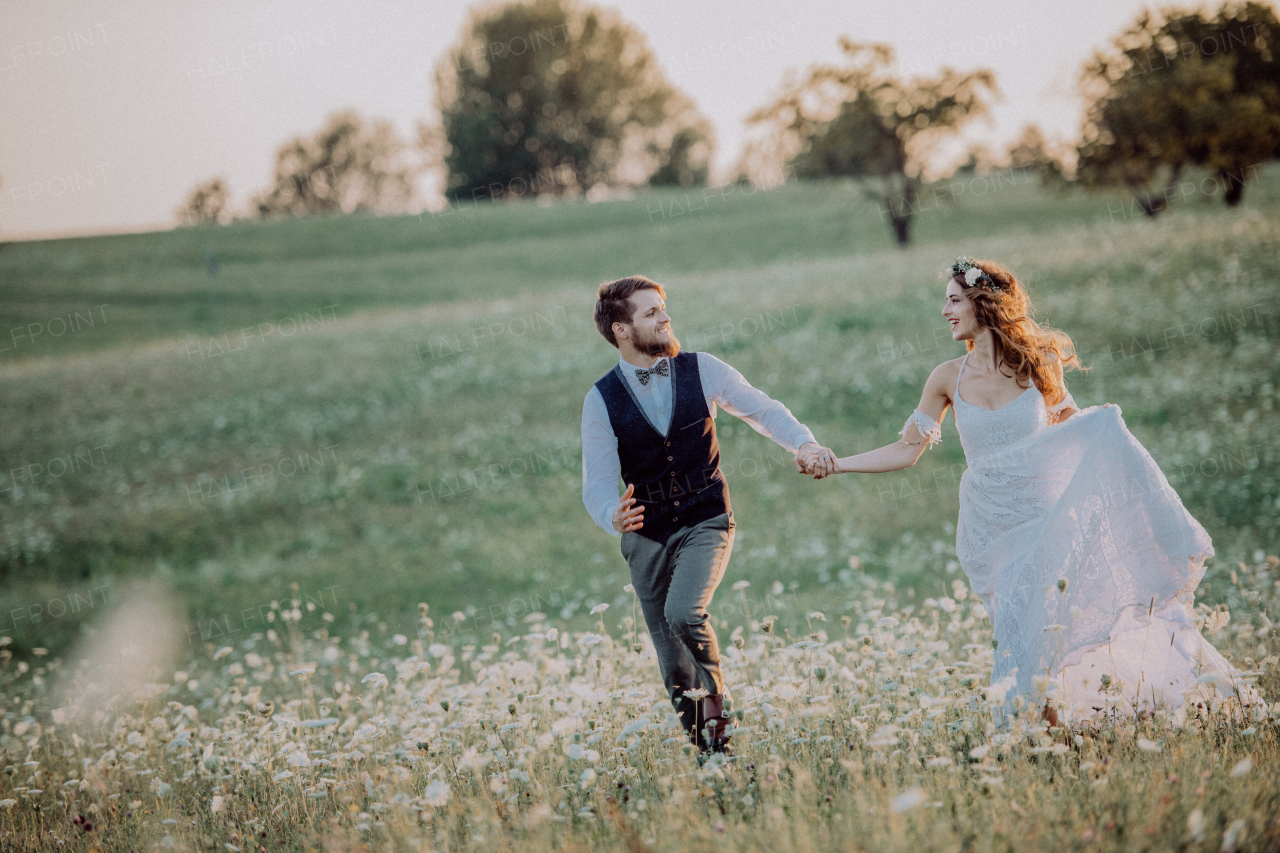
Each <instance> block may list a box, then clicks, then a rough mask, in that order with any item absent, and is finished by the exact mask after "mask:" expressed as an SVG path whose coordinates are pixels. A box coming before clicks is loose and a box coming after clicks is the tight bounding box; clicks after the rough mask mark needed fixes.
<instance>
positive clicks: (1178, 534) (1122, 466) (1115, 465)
mask: <svg viewBox="0 0 1280 853" xmlns="http://www.w3.org/2000/svg"><path fill="white" fill-rule="evenodd" d="M967 360H968V356H966V357H965V361H966V362H967ZM963 374H964V363H962V364H961V367H960V375H961V376H963ZM959 388H960V383H959V379H957V381H956V393H955V395H954V401H955V402H954V409H955V418H956V428H957V430H958V431H959V433H960V442H961V444H962V445H963V446H964V453H965V459H966V460H967V463H968V470H967V471H965V473H964V476H963V477H962V478H961V481H960V518H959V522H958V524H957V528H956V552H957V555H958V556H959V558H960V565H961V566H962V567H963V568H964V571H965V573H966V574H967V575H968V576H969V581H970V583H971V584H972V586H973V591H974V592H975V593H976V594H977V595H978V596H979V598H980V599H981V600H982V603H983V605H984V606H985V607H986V609H987V612H988V613H989V614H990V617H991V623H992V625H993V627H994V628H995V639H996V640H997V642H998V644H997V646H996V650H995V668H994V670H993V672H992V676H991V680H992V687H993V689H994V690H995V691H996V692H997V696H999V695H1000V693H1001V692H1004V693H1005V695H1006V703H1005V710H1006V711H1007V710H1011V709H1012V708H1013V707H1014V705H1013V698H1014V696H1016V695H1018V694H1021V695H1022V696H1023V697H1024V700H1025V701H1026V702H1028V703H1035V702H1037V701H1039V702H1040V703H1041V707H1042V706H1043V702H1044V701H1045V699H1046V698H1048V699H1050V700H1052V701H1054V702H1055V704H1056V705H1057V706H1058V707H1059V709H1060V710H1059V717H1060V718H1061V719H1065V720H1079V719H1082V718H1085V717H1089V716H1094V715H1096V714H1099V713H1112V712H1121V713H1134V712H1135V711H1137V710H1139V709H1144V708H1146V709H1153V708H1164V709H1165V710H1166V711H1167V712H1169V713H1170V714H1171V715H1172V716H1173V717H1174V718H1175V719H1177V720H1181V719H1183V707H1184V703H1185V702H1186V701H1188V700H1190V701H1212V702H1213V703H1214V704H1215V705H1216V704H1218V703H1219V702H1221V701H1224V700H1238V701H1241V702H1243V703H1244V704H1245V705H1262V702H1261V700H1260V698H1259V697H1258V695H1257V693H1256V691H1255V690H1254V689H1253V688H1252V686H1251V685H1250V684H1249V683H1247V679H1245V678H1243V677H1242V675H1241V674H1240V672H1239V671H1237V670H1235V669H1234V668H1232V667H1231V665H1230V664H1228V663H1227V661H1226V660H1225V659H1224V658H1223V656H1222V655H1221V654H1220V653H1219V652H1218V651H1217V649H1215V648H1214V647H1213V646H1212V645H1210V644H1209V643H1208V641H1206V640H1205V639H1204V638H1203V637H1202V636H1201V635H1200V631H1199V630H1198V628H1197V627H1196V620H1195V615H1194V612H1193V610H1192V604H1193V600H1192V594H1193V593H1194V591H1195V589H1196V587H1197V586H1198V585H1199V583H1200V579H1201V577H1202V576H1203V575H1204V564H1205V560H1207V559H1208V558H1209V557H1212V556H1213V546H1212V544H1211V542H1210V540H1209V535H1208V534H1207V533H1206V532H1205V530H1204V528H1203V527H1201V526H1200V524H1199V523H1198V522H1197V521H1196V520H1195V519H1194V518H1192V517H1191V514H1190V513H1188V512H1187V510H1186V509H1185V508H1184V507H1183V506H1182V501H1181V500H1180V499H1179V498H1178V495H1177V493H1175V492H1174V490H1173V488H1172V487H1170V485H1169V482H1168V481H1167V480H1166V479H1165V476H1164V473H1163V472H1162V471H1161V470H1160V468H1159V466H1157V465H1156V463H1155V461H1154V460H1153V459H1152V458H1151V456H1150V454H1148V453H1147V451H1146V449H1145V448H1143V446H1142V445H1141V444H1139V443H1138V440H1137V439H1136V438H1134V437H1133V435H1132V434H1131V433H1130V432H1129V430H1128V428H1127V427H1126V426H1125V423H1124V420H1123V418H1121V415H1120V407H1119V406H1115V405H1111V406H1105V407H1092V408H1089V409H1085V410H1083V411H1081V412H1079V413H1077V414H1076V415H1074V416H1072V417H1071V418H1069V419H1068V420H1066V421H1065V422H1063V423H1061V424H1057V425H1054V426H1049V424H1048V414H1049V411H1050V410H1049V409H1047V408H1046V406H1045V400H1044V397H1043V396H1042V395H1041V393H1040V391H1039V390H1038V389H1037V388H1036V387H1035V386H1034V385H1032V386H1031V387H1030V388H1028V389H1027V390H1026V391H1025V392H1023V394H1022V395H1021V396H1020V397H1018V398H1017V399H1015V400H1014V401H1013V402H1011V403H1009V404H1007V405H1005V406H1002V407H1001V408H999V409H995V410H991V409H986V408H983V407H982V406H976V405H973V404H971V403H968V402H966V401H965V400H964V399H962V398H961V397H960V393H959ZM1066 406H1071V407H1072V408H1074V407H1075V403H1074V401H1073V400H1072V399H1071V398H1070V395H1068V397H1067V399H1065V400H1064V401H1063V402H1062V403H1060V404H1058V406H1055V407H1054V409H1053V410H1054V411H1056V410H1059V409H1061V408H1065V407H1066ZM911 423H916V424H917V425H918V427H919V429H920V431H921V432H922V433H924V434H925V436H926V438H928V439H929V442H930V444H933V443H934V442H936V441H937V440H938V439H939V438H940V437H941V430H940V429H939V428H938V425H937V423H936V422H934V421H933V420H932V419H931V418H929V417H928V416H927V415H924V414H923V413H922V412H920V411H919V410H917V411H916V412H915V413H914V414H913V415H912V418H911V420H909V421H908V424H911ZM903 429H904V432H905V430H906V427H904V428H903ZM1031 707H1032V708H1034V707H1035V705H1034V704H1031ZM1232 707H1237V708H1238V707H1239V706H1238V705H1235V703H1234V702H1232ZM1064 711H1065V713H1064Z"/></svg>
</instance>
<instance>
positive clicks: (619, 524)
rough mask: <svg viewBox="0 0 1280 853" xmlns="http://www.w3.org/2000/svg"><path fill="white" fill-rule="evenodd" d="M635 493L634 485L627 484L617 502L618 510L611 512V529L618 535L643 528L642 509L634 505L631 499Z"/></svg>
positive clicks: (634, 502) (633, 500) (634, 501)
mask: <svg viewBox="0 0 1280 853" xmlns="http://www.w3.org/2000/svg"><path fill="white" fill-rule="evenodd" d="M635 491H636V486H635V483H631V484H629V485H628V486H627V490H626V492H624V493H623V495H622V499H621V500H619V501H618V508H617V509H615V510H614V511H613V529H614V530H616V531H618V532H619V533H634V532H636V531H637V530H639V529H640V528H641V527H644V507H643V506H640V505H638V504H636V499H635V498H634V497H632V495H634V494H635Z"/></svg>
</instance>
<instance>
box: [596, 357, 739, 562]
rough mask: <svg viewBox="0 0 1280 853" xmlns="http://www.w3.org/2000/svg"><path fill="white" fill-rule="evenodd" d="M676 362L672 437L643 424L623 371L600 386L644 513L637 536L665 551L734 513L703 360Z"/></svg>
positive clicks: (626, 473)
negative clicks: (693, 529) (684, 534)
mask: <svg viewBox="0 0 1280 853" xmlns="http://www.w3.org/2000/svg"><path fill="white" fill-rule="evenodd" d="M670 361H671V391H672V403H671V424H670V425H669V427H668V428H667V434H666V435H660V434H659V433H658V431H657V429H655V428H654V427H653V425H652V424H651V423H649V419H648V418H647V417H645V414H644V410H643V409H641V408H640V403H639V401H637V400H636V397H635V393H634V392H633V391H632V390H631V386H630V385H628V384H627V381H626V380H625V379H624V378H623V375H622V365H621V364H619V365H617V366H615V367H614V369H613V370H610V371H609V372H608V373H606V374H605V375H604V376H602V377H601V378H600V381H599V382H597V383H596V388H597V389H598V390H599V391H600V396H601V397H603V398H604V405H605V408H606V409H607V410H608V412H609V422H610V424H612V425H613V434H614V435H616V436H617V437H618V459H619V460H620V461H621V462H622V480H623V482H624V483H626V484H628V485H634V486H635V487H636V490H635V493H634V496H635V499H636V501H637V503H639V504H642V505H643V506H644V526H643V527H641V528H640V529H639V530H638V531H636V532H637V533H639V534H640V535H641V536H644V537H646V538H648V539H652V540H654V541H655V542H661V543H664V544H665V543H666V541H667V539H668V538H670V536H671V534H672V533H674V532H675V531H677V530H679V529H680V528H681V527H689V526H691V525H694V524H698V523H700V522H703V521H707V520H708V519H712V518H715V517H716V516H717V515H723V514H724V513H727V512H729V487H728V486H727V485H726V484H725V481H724V475H723V474H721V473H720V443H719V442H718V441H717V440H716V422H715V420H714V419H713V418H712V417H711V412H710V411H708V409H707V400H706V397H704V396H703V393H702V375H701V373H700V372H699V371H698V356H697V354H696V353H692V352H682V353H680V354H679V355H677V356H676V357H675V358H673V359H671V360H670Z"/></svg>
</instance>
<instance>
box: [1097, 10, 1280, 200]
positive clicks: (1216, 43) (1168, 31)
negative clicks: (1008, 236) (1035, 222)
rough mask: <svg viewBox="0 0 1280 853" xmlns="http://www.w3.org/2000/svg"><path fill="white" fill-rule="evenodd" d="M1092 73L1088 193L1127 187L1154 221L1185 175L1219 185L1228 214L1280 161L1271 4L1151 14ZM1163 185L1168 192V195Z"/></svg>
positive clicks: (1277, 41) (1276, 26)
mask: <svg viewBox="0 0 1280 853" xmlns="http://www.w3.org/2000/svg"><path fill="white" fill-rule="evenodd" d="M1112 47H1113V49H1112V50H1110V51H1105V52H1103V51H1100V52H1098V53H1096V54H1095V55H1094V57H1093V58H1092V59H1091V60H1090V61H1089V62H1088V63H1087V64H1086V66H1085V68H1084V71H1083V72H1082V75H1081V83H1082V87H1083V89H1084V92H1085V96H1086V99H1087V101H1088V103H1089V106H1088V108H1087V110H1086V113H1085V120H1084V129H1083V133H1082V140H1081V142H1080V145H1079V147H1078V175H1079V179H1080V181H1081V182H1082V183H1083V184H1084V185H1086V186H1108V185H1118V186H1125V187H1127V188H1128V189H1129V190H1130V191H1131V192H1132V193H1133V196H1134V199H1135V200H1136V201H1137V203H1138V205H1139V206H1140V207H1141V208H1142V210H1143V211H1144V212H1146V213H1147V215H1149V216H1155V215H1156V214H1158V213H1159V212H1160V211H1162V210H1164V209H1166V208H1167V207H1168V201H1169V198H1170V197H1171V196H1172V193H1173V190H1174V188H1175V187H1176V186H1177V183H1178V180H1179V178H1180V176H1181V175H1182V173H1183V171H1184V170H1185V169H1186V168H1187V167H1189V166H1198V167H1201V168H1203V169H1206V170H1208V171H1210V172H1212V173H1214V174H1215V175H1216V177H1217V178H1218V179H1219V180H1218V183H1219V184H1220V185H1221V186H1222V187H1223V198H1224V200H1225V202H1226V203H1227V205H1228V206H1235V205H1237V204H1239V203H1240V200H1241V199H1242V198H1243V197H1244V188H1245V183H1246V181H1247V180H1248V178H1249V177H1250V173H1251V172H1252V171H1253V170H1254V168H1255V167H1256V166H1257V165H1258V164H1260V163H1262V162H1264V161H1266V160H1270V159H1273V158H1275V157H1277V156H1280V56H1277V55H1276V52H1277V51H1278V50H1280V21H1277V19H1276V13H1275V10H1274V9H1273V8H1271V7H1270V6H1268V5H1265V4H1262V3H1253V2H1249V3H1231V4H1226V5H1224V6H1222V7H1220V8H1219V9H1218V11H1217V13H1215V14H1214V15H1213V16H1212V17H1210V16H1208V15H1207V14H1206V13H1204V12H1201V11H1190V12H1188V11H1183V10H1179V9H1166V10H1165V11H1163V12H1162V13H1160V14H1159V15H1157V14H1153V13H1151V12H1143V13H1142V14H1141V15H1140V16H1139V17H1138V18H1137V20H1136V21H1135V22H1134V24H1133V25H1132V26H1131V27H1129V29H1127V30H1125V31H1124V32H1123V33H1122V34H1121V35H1119V36H1118V37H1116V39H1115V40H1114V41H1113V43H1112ZM1161 185H1163V189H1158V187H1160V186H1161Z"/></svg>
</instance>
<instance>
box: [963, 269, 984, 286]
mask: <svg viewBox="0 0 1280 853" xmlns="http://www.w3.org/2000/svg"><path fill="white" fill-rule="evenodd" d="M980 278H982V270H981V269H979V268H978V267H970V268H969V269H968V270H967V271H966V272H965V274H964V283H965V284H967V285H969V286H970V287H973V285H975V284H977V282H978V279H980Z"/></svg>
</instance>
